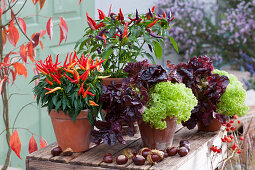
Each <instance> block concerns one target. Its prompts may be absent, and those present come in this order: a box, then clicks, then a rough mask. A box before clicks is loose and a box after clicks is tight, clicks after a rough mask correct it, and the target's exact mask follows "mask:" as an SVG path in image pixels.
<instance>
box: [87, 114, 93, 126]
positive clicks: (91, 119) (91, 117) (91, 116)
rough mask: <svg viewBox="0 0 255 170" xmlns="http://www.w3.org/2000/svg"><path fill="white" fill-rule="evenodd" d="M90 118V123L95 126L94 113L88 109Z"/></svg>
mask: <svg viewBox="0 0 255 170" xmlns="http://www.w3.org/2000/svg"><path fill="white" fill-rule="evenodd" d="M88 119H89V123H90V124H91V126H92V127H93V126H94V117H93V115H92V113H91V111H90V110H89V111H88Z"/></svg>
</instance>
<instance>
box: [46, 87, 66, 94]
mask: <svg viewBox="0 0 255 170" xmlns="http://www.w3.org/2000/svg"><path fill="white" fill-rule="evenodd" d="M60 89H62V88H61V87H56V88H54V89H52V90H51V91H48V92H47V93H45V95H46V94H50V93H53V92H55V91H57V90H60Z"/></svg>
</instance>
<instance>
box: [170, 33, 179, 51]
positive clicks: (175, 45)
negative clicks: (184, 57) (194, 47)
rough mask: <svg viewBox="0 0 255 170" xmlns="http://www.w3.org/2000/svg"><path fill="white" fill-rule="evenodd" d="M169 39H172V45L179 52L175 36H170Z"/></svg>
mask: <svg viewBox="0 0 255 170" xmlns="http://www.w3.org/2000/svg"><path fill="white" fill-rule="evenodd" d="M169 39H170V42H171V43H172V45H173V46H174V49H175V51H176V52H177V53H178V54H179V50H178V46H177V43H176V42H175V40H174V38H173V37H170V36H169Z"/></svg>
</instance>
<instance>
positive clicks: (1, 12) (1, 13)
mask: <svg viewBox="0 0 255 170" xmlns="http://www.w3.org/2000/svg"><path fill="white" fill-rule="evenodd" d="M0 7H1V6H0ZM2 15H3V11H2V8H0V19H2Z"/></svg>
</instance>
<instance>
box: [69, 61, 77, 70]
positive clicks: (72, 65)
mask: <svg viewBox="0 0 255 170" xmlns="http://www.w3.org/2000/svg"><path fill="white" fill-rule="evenodd" d="M76 64H77V62H74V63H73V64H71V65H70V66H68V67H67V69H70V68H72V67H74V66H75V65H76Z"/></svg>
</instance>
